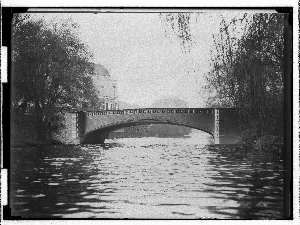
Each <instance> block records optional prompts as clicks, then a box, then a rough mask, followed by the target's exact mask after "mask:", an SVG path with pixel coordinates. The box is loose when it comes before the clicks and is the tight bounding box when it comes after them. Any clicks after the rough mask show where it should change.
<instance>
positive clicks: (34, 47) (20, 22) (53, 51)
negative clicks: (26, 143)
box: [12, 15, 97, 140]
mask: <svg viewBox="0 0 300 225" xmlns="http://www.w3.org/2000/svg"><path fill="white" fill-rule="evenodd" d="M76 28H77V25H76V24H75V23H73V22H72V21H70V20H69V21H66V22H63V23H61V24H58V23H57V24H53V25H52V26H46V25H45V23H44V21H43V20H33V19H32V18H30V16H28V15H25V16H24V15H16V16H15V18H14V20H13V33H12V82H13V85H12V107H13V108H14V109H18V108H20V106H26V105H27V103H31V104H33V105H34V111H35V117H36V122H37V135H38V137H37V138H38V140H45V138H46V137H47V132H49V129H50V131H51V127H52V128H53V126H51V121H56V120H57V119H56V118H57V117H58V116H59V115H60V111H59V110H57V109H62V108H71V107H78V106H80V104H81V103H82V102H88V103H89V104H90V105H93V104H96V103H97V95H96V92H95V90H94V86H93V83H92V80H91V77H90V75H91V74H93V68H92V66H91V64H90V60H91V58H92V54H91V53H90V52H89V51H88V49H87V47H86V46H85V45H84V44H83V43H81V41H80V40H79V39H78V37H77V36H76V33H75V30H76ZM54 125H55V126H56V124H54Z"/></svg>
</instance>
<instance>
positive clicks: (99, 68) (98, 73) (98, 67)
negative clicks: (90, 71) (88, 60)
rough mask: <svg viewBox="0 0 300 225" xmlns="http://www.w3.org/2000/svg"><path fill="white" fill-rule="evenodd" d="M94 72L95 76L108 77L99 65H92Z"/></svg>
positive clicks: (103, 68) (106, 72)
mask: <svg viewBox="0 0 300 225" xmlns="http://www.w3.org/2000/svg"><path fill="white" fill-rule="evenodd" d="M94 70H95V73H96V75H99V76H106V77H110V75H109V73H108V71H107V69H106V68H105V67H104V66H102V65H100V64H95V63H94Z"/></svg>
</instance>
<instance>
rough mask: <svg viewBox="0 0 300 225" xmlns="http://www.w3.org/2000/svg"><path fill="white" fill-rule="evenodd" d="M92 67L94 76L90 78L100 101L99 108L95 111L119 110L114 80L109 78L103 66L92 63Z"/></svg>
mask: <svg viewBox="0 0 300 225" xmlns="http://www.w3.org/2000/svg"><path fill="white" fill-rule="evenodd" d="M93 67H94V72H95V75H94V76H92V80H93V83H94V85H95V88H96V92H97V95H98V98H99V99H100V102H99V107H98V108H97V109H96V110H114V109H119V100H118V94H117V83H116V80H114V79H113V78H112V77H111V76H110V74H109V72H108V70H107V69H106V68H105V67H104V66H102V65H100V64H95V63H93Z"/></svg>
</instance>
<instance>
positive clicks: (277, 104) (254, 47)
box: [206, 14, 283, 137]
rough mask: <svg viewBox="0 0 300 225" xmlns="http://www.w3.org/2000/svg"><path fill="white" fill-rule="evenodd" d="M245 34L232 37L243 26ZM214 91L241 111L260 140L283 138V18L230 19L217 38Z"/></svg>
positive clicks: (211, 85) (211, 84)
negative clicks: (273, 136)
mask: <svg viewBox="0 0 300 225" xmlns="http://www.w3.org/2000/svg"><path fill="white" fill-rule="evenodd" d="M239 22H240V23H241V24H242V23H244V24H245V27H244V29H243V30H244V34H243V35H242V36H241V37H240V38H236V37H234V36H232V32H230V30H231V31H234V30H235V29H236V28H237V27H238V26H237V25H238V23H239ZM214 40H215V45H214V49H213V51H212V53H213V54H212V71H211V73H210V75H209V76H207V77H206V78H207V82H208V84H209V88H211V89H213V90H215V92H216V95H217V97H218V98H222V99H227V100H228V101H229V102H230V104H231V105H232V106H233V107H236V108H239V109H240V115H241V118H242V125H243V127H244V128H246V127H253V128H255V129H256V134H257V137H261V136H264V135H267V134H275V135H282V134H281V133H282V120H283V117H282V115H283V114H282V110H283V79H282V76H283V16H282V15H280V14H254V15H252V16H250V17H249V16H248V15H247V14H245V15H244V16H243V18H241V19H240V20H238V19H236V18H234V19H233V20H232V21H231V22H230V23H226V22H225V21H224V20H223V21H222V24H221V29H220V33H219V35H218V36H217V37H214Z"/></svg>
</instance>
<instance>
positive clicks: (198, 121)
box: [67, 108, 240, 144]
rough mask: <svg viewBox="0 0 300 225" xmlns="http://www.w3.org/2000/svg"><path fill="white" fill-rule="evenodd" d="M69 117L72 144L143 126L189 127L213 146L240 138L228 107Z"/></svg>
mask: <svg viewBox="0 0 300 225" xmlns="http://www.w3.org/2000/svg"><path fill="white" fill-rule="evenodd" d="M68 115H69V117H68V116H67V118H70V120H69V126H68V131H69V134H70V135H69V137H68V140H69V141H71V142H73V143H89V144H97V143H103V142H104V139H105V135H106V134H107V133H109V132H112V131H115V130H118V129H121V128H124V127H129V126H137V125H145V124H173V125H181V126H186V127H191V128H194V129H198V130H201V131H204V132H206V133H209V134H211V135H212V136H213V137H214V140H215V144H234V143H237V142H238V140H239V136H240V129H239V126H238V118H239V117H238V114H237V112H236V109H229V108H220V109H214V108H144V109H125V110H108V111H93V112H92V111H89V112H83V111H80V112H70V113H68ZM67 121H68V120H67Z"/></svg>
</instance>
